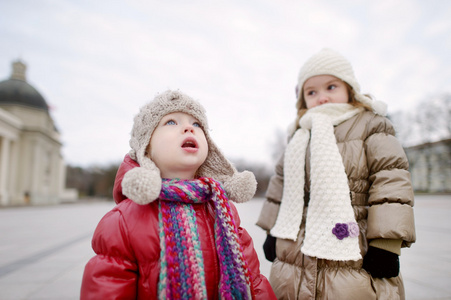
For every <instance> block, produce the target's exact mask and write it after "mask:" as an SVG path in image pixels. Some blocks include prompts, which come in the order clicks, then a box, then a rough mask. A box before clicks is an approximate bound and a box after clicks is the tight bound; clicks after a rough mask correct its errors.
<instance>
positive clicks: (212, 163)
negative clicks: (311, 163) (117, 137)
mask: <svg viewBox="0 0 451 300" xmlns="http://www.w3.org/2000/svg"><path fill="white" fill-rule="evenodd" d="M173 112H183V113H187V114H189V115H191V116H193V117H194V118H196V119H197V120H198V121H199V123H200V125H201V127H202V129H203V131H204V134H205V138H206V140H207V143H208V156H207V158H206V160H205V162H204V163H203V164H202V165H201V166H200V168H199V170H198V172H197V174H198V176H199V177H211V178H213V179H215V180H218V181H219V182H221V183H222V184H223V187H224V189H225V191H226V193H227V195H228V196H229V199H230V200H232V201H235V202H246V201H248V200H250V199H252V197H253V196H254V194H255V191H256V188H257V182H256V180H255V176H254V174H253V173H251V172H249V171H244V172H242V173H239V172H238V171H237V170H236V169H235V168H234V167H233V166H232V164H231V163H230V162H229V161H228V160H227V159H226V158H225V157H224V155H223V154H222V153H221V151H220V150H219V149H218V148H217V147H216V145H215V143H214V142H213V140H212V139H211V137H210V135H209V133H208V124H207V117H206V114H205V109H204V108H203V107H202V106H201V105H200V103H198V102H197V101H195V100H194V99H192V98H191V97H189V96H188V95H185V94H183V93H181V92H179V91H170V90H169V91H166V92H164V93H162V94H160V95H157V96H156V97H155V99H154V100H153V101H151V102H149V103H148V104H147V105H144V106H143V107H142V108H141V110H140V112H139V113H138V115H136V116H135V118H134V124H133V129H132V132H131V138H130V147H131V150H130V152H129V154H130V157H131V158H132V159H133V160H135V161H136V162H138V163H139V165H140V167H137V168H134V169H131V170H130V171H128V172H127V173H125V175H124V178H123V181H122V193H123V194H124V195H125V196H127V197H128V198H130V199H131V200H133V201H134V202H136V203H138V204H142V205H144V204H148V203H150V202H152V201H154V200H156V199H157V198H158V197H159V195H160V191H161V182H162V180H161V175H160V170H159V169H158V167H157V166H156V165H155V163H154V162H153V161H152V160H151V159H150V158H149V157H148V156H147V155H146V149H147V146H148V145H149V142H150V138H151V137H152V134H153V132H154V130H155V128H156V127H157V126H158V124H159V122H160V121H161V119H162V118H163V117H164V116H165V115H167V114H170V113H173Z"/></svg>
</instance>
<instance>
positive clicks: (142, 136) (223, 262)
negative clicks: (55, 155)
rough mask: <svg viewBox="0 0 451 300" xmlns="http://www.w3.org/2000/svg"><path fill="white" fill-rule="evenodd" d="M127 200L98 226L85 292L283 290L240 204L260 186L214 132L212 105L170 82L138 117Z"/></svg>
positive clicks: (185, 295)
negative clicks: (208, 109) (270, 275)
mask: <svg viewBox="0 0 451 300" xmlns="http://www.w3.org/2000/svg"><path fill="white" fill-rule="evenodd" d="M130 146H131V151H130V153H129V155H126V157H125V159H124V162H123V163H122V165H121V166H120V168H119V170H118V173H117V175H116V181H115V188H114V198H115V201H116V202H117V203H118V205H117V206H116V207H115V208H114V209H113V210H112V211H110V212H109V213H107V214H106V215H105V216H104V217H103V219H102V220H101V221H100V223H99V224H98V226H97V229H96V231H95V233H94V237H93V240H92V246H93V249H94V251H95V252H96V254H97V255H96V256H94V257H93V258H92V259H91V260H90V261H89V262H88V263H87V265H86V267H85V271H84V275H83V282H82V287H81V299H157V298H158V299H275V295H274V293H273V291H272V289H271V286H270V285H269V283H268V281H267V279H266V278H265V277H264V276H263V275H261V274H260V271H259V265H260V264H259V261H258V257H257V254H256V252H255V250H254V246H253V242H252V239H251V237H250V236H249V234H248V233H247V232H246V230H245V229H243V228H241V227H240V219H239V217H238V213H237V210H236V208H235V207H234V205H233V204H232V203H231V202H229V200H233V201H235V202H245V201H248V200H250V199H251V198H252V197H253V195H254V193H255V189H256V181H255V177H254V176H253V174H252V173H250V172H247V171H245V172H243V173H238V172H237V171H236V169H235V168H234V167H233V166H232V165H231V164H230V163H229V162H228V161H227V159H225V157H224V156H223V155H222V153H221V152H220V151H219V149H218V148H217V147H216V145H215V144H214V143H213V141H212V140H211V138H210V136H209V134H208V125H207V119H206V116H205V111H204V109H203V107H202V106H201V105H200V104H199V103H198V102H196V101H195V100H193V99H192V98H190V97H189V96H187V95H185V94H182V93H180V92H178V91H167V92H165V93H163V94H160V95H158V96H157V97H156V98H155V99H154V100H153V101H152V102H150V103H148V104H147V105H145V106H144V107H142V108H141V110H140V112H139V114H138V115H137V116H136V117H135V119H134V126H133V129H132V132H131V139H130Z"/></svg>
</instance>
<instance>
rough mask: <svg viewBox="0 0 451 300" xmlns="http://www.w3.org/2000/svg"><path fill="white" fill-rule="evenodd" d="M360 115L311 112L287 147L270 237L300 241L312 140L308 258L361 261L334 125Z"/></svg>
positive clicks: (338, 107)
mask: <svg viewBox="0 0 451 300" xmlns="http://www.w3.org/2000/svg"><path fill="white" fill-rule="evenodd" d="M361 111H362V108H355V107H353V106H352V105H350V104H347V103H346V104H343V103H330V104H324V105H321V106H318V107H315V108H312V109H310V110H309V111H308V112H307V113H306V114H305V115H304V116H303V117H302V118H301V120H300V126H301V128H300V129H299V130H297V131H296V133H295V134H294V136H293V138H292V139H291V141H290V143H289V144H288V146H287V150H286V152H285V161H284V194H283V197H282V203H281V206H280V211H279V215H278V217H277V220H276V224H275V226H274V228H272V230H271V234H272V235H273V236H275V237H279V238H284V239H291V240H296V239H297V237H298V234H299V229H300V225H301V221H302V217H303V209H304V185H305V159H306V156H305V154H306V149H307V145H308V143H309V140H310V152H311V164H310V165H311V169H310V174H311V178H310V180H311V182H310V202H309V206H308V210H307V216H306V229H305V238H304V243H303V246H302V249H301V251H302V252H303V253H305V254H306V255H309V256H314V257H317V258H324V259H329V260H342V261H345V260H358V259H360V258H361V255H360V248H359V240H358V236H359V228H358V225H357V223H356V220H355V217H354V211H353V209H352V206H351V199H350V191H349V186H348V179H347V175H346V173H345V168H344V165H343V161H342V157H341V154H340V152H339V150H338V146H337V143H336V139H335V135H334V126H335V125H338V124H340V123H342V122H344V121H345V120H348V119H349V118H351V117H353V116H355V115H356V114H357V113H359V112H361ZM310 135H311V138H310Z"/></svg>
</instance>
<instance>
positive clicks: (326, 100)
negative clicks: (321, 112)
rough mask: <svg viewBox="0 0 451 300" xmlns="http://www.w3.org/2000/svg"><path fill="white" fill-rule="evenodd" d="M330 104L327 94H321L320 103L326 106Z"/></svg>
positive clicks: (319, 96)
mask: <svg viewBox="0 0 451 300" xmlns="http://www.w3.org/2000/svg"><path fill="white" fill-rule="evenodd" d="M328 102H329V97H328V96H327V95H326V94H325V93H321V94H319V95H318V103H319V104H320V105H321V104H324V103H328Z"/></svg>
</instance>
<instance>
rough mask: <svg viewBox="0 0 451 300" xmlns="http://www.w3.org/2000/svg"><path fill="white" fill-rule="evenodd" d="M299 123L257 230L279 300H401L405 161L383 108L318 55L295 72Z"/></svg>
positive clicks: (346, 69)
mask: <svg viewBox="0 0 451 300" xmlns="http://www.w3.org/2000/svg"><path fill="white" fill-rule="evenodd" d="M296 90H297V92H296V93H297V98H298V101H297V105H296V107H297V111H298V118H297V120H296V122H295V124H294V126H293V128H292V130H291V131H292V132H291V134H290V141H289V143H288V145H287V148H286V150H285V152H284V155H283V156H282V158H281V159H280V160H279V162H278V164H277V166H276V174H275V175H274V176H273V177H272V178H271V181H270V184H269V187H268V190H267V194H266V195H267V200H266V201H265V204H264V206H263V208H262V211H261V214H260V217H259V220H258V223H257V225H259V226H260V227H261V228H263V229H265V230H267V232H268V237H267V239H266V241H265V244H264V246H263V247H264V250H265V255H266V257H267V259H269V260H271V261H273V265H272V267H271V274H270V278H269V279H270V283H271V285H272V287H273V289H274V291H275V293H276V296H277V298H278V299H346V300H348V299H365V300H366V299H404V297H405V296H404V286H403V281H402V277H401V274H400V272H399V259H398V256H399V255H400V254H401V248H402V247H410V245H411V244H412V243H413V242H415V226H414V216H413V202H414V195H413V190H412V186H411V181H410V174H409V171H408V169H409V164H408V161H407V158H406V155H405V153H404V150H403V148H402V146H401V144H400V143H399V141H398V140H397V139H396V138H395V132H394V129H393V126H392V124H391V123H390V121H389V120H388V119H387V118H386V117H385V110H386V108H385V105H384V104H383V103H381V102H377V101H373V100H372V99H371V98H370V97H369V96H367V95H364V94H362V93H361V92H360V86H359V84H358V82H357V80H356V78H355V76H354V72H353V70H352V66H351V65H350V63H349V61H348V60H346V59H345V58H344V57H343V56H342V55H340V54H339V53H336V52H335V51H333V50H330V49H323V50H322V51H320V52H319V53H317V54H316V55H314V56H313V57H311V58H310V59H309V60H308V61H307V62H306V63H305V65H304V66H303V67H302V68H301V71H300V73H299V79H298V85H297V89H296Z"/></svg>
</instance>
